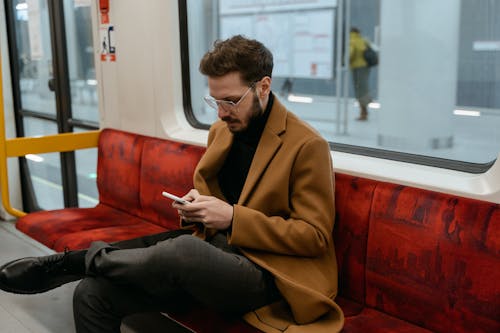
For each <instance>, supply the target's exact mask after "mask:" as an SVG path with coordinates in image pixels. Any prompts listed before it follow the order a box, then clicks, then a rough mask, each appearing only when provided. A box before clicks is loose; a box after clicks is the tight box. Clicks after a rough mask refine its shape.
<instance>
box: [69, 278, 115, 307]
mask: <svg viewBox="0 0 500 333" xmlns="http://www.w3.org/2000/svg"><path fill="white" fill-rule="evenodd" d="M104 281H105V280H104V279H100V278H94V277H87V278H85V279H83V280H81V281H80V283H79V284H78V285H77V286H76V288H75V291H74V293H73V310H74V312H75V314H77V313H79V312H81V311H82V310H85V309H89V308H93V309H95V308H96V307H98V306H100V305H102V304H103V303H102V301H101V300H100V299H101V298H102V296H104V293H105V292H106V289H107V288H106V286H103V282H104Z"/></svg>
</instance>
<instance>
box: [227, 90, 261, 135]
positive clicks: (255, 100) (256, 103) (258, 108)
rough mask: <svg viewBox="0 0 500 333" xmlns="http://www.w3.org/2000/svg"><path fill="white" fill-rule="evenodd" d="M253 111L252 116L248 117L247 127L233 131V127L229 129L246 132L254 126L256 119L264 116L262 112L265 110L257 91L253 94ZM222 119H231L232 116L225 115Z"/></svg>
mask: <svg viewBox="0 0 500 333" xmlns="http://www.w3.org/2000/svg"><path fill="white" fill-rule="evenodd" d="M251 112H252V113H251V116H250V118H249V119H248V124H247V127H246V128H244V129H240V130H238V131H232V130H231V129H229V130H230V131H231V132H233V133H242V132H245V131H247V130H248V129H249V128H250V127H251V126H252V124H253V123H254V122H255V119H257V118H259V117H261V116H262V114H263V113H264V110H263V109H262V107H261V106H260V102H259V98H258V97H257V94H255V93H254V94H253V99H252V111H251ZM221 120H223V121H226V122H227V121H231V116H227V117H223V118H221Z"/></svg>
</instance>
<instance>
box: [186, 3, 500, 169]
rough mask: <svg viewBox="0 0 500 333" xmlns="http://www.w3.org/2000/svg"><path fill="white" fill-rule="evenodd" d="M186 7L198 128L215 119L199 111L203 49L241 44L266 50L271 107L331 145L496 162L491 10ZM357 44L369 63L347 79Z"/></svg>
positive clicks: (497, 44) (497, 108)
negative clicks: (371, 56)
mask: <svg viewBox="0 0 500 333" xmlns="http://www.w3.org/2000/svg"><path fill="white" fill-rule="evenodd" d="M200 3H202V5H200ZM187 8H188V13H187V15H188V20H187V21H188V23H189V26H188V33H189V39H188V40H189V52H190V57H189V58H190V68H191V70H190V75H191V77H190V82H191V87H190V88H191V96H192V100H191V104H192V109H193V113H194V115H195V117H196V119H197V120H198V121H199V122H201V123H204V124H210V123H212V122H213V121H215V120H216V119H217V116H216V112H215V111H214V110H211V109H210V108H209V107H207V106H206V105H204V103H203V100H202V97H203V96H204V95H206V94H208V87H207V81H206V79H205V78H204V77H203V76H202V75H201V74H199V72H198V71H197V68H198V62H199V60H200V59H201V57H202V55H203V54H204V53H205V52H206V51H207V50H208V49H209V48H210V47H211V46H212V44H213V41H214V40H216V39H224V38H227V37H229V36H232V35H235V34H243V35H246V36H248V37H251V38H256V39H258V40H260V41H262V42H263V43H264V44H265V45H266V46H267V47H268V48H269V49H270V50H271V51H272V52H273V55H274V66H275V67H274V74H273V85H272V90H273V92H274V93H275V94H276V96H277V97H278V98H279V99H280V101H281V102H283V103H284V104H285V105H286V106H287V107H288V108H289V110H290V111H292V112H294V113H296V114H298V115H299V116H300V117H301V118H302V119H304V120H306V121H308V122H309V123H310V124H311V125H312V126H313V127H315V128H316V129H318V130H319V131H320V132H321V133H322V135H323V136H324V137H325V138H326V139H327V140H329V141H330V142H332V143H333V144H334V147H335V143H345V144H349V145H355V146H362V147H370V148H378V149H383V150H389V151H396V152H403V153H410V154H416V155H424V156H431V157H439V158H446V159H451V160H458V161H463V162H472V163H488V162H491V161H492V160H494V159H495V158H496V157H497V155H498V152H499V147H500V131H498V130H497V129H498V128H500V89H498V87H499V86H500V77H499V76H498V75H497V74H496V73H498V72H499V71H500V30H499V29H497V27H498V22H497V19H496V18H498V17H500V3H498V2H492V1H486V0H480V1H477V0H463V1H455V0H443V1H433V0H408V1H399V0H383V1H381V0H374V1H361V0H352V1H336V0H322V1H317V2H315V3H310V2H307V3H306V2H303V3H299V2H296V1H279V2H276V1H271V0H270V1H262V0H258V1H257V0H251V1H248V0H231V1H229V0H218V1H217V0H205V1H199V0H188V1H187ZM402 18H404V19H402ZM352 28H356V30H357V31H359V34H358V36H356V35H355V33H356V30H353V29H352ZM351 30H352V32H351ZM356 40H358V46H357V47H354V46H352V45H353V43H355V42H356ZM366 44H370V45H371V46H372V48H373V49H374V50H376V51H377V53H378V56H379V60H380V61H379V64H378V65H377V66H374V67H370V68H365V69H364V70H356V68H359V67H365V65H366V61H365V60H364V58H363V50H364V48H365V47H366V46H365V45H366ZM351 49H355V50H357V51H353V53H350V51H351ZM355 56H356V57H357V58H358V60H359V63H356V62H355V61H354V62H353V57H355ZM348 59H349V61H348ZM360 59H361V60H360ZM354 81H356V83H357V87H358V89H354V88H355V82H354ZM360 82H361V83H360ZM360 87H361V88H360ZM365 106H366V109H365ZM365 110H366V114H367V119H366V120H363V119H362V118H364V115H365V112H364V111H365ZM358 118H361V119H360V120H358Z"/></svg>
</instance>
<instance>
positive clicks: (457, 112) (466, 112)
mask: <svg viewBox="0 0 500 333" xmlns="http://www.w3.org/2000/svg"><path fill="white" fill-rule="evenodd" d="M453 114H454V115H457V116H469V117H479V116H480V115H481V112H479V111H474V110H458V109H457V110H453Z"/></svg>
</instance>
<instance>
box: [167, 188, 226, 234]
mask: <svg viewBox="0 0 500 333" xmlns="http://www.w3.org/2000/svg"><path fill="white" fill-rule="evenodd" d="M172 206H173V207H174V208H176V209H177V210H178V212H179V215H180V216H181V217H182V218H183V219H185V220H186V221H188V222H201V223H203V224H204V225H205V226H206V227H207V228H213V229H218V230H224V229H227V228H229V227H230V226H231V223H232V221H233V206H231V205H230V204H228V203H227V202H225V201H223V200H220V199H218V198H216V197H212V196H206V195H199V196H197V197H196V199H195V200H193V201H191V202H190V203H189V204H185V205H182V204H178V203H173V204H172Z"/></svg>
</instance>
